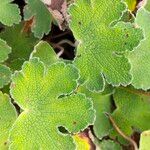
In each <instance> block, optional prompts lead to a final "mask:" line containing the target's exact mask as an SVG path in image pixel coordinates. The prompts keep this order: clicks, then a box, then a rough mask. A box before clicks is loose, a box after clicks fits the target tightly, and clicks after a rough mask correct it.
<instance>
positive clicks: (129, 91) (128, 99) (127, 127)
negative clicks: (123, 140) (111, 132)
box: [112, 88, 150, 136]
mask: <svg viewBox="0 0 150 150" xmlns="http://www.w3.org/2000/svg"><path fill="white" fill-rule="evenodd" d="M149 99H150V93H149V92H148V93H146V92H143V91H138V90H135V89H133V88H119V89H117V90H116V92H115V94H114V100H115V104H116V107H117V108H116V110H115V111H114V113H113V114H112V117H113V119H114V121H115V122H116V124H117V126H118V127H119V128H120V129H121V130H122V131H123V132H124V134H126V135H128V136H130V135H131V134H132V133H133V131H136V130H138V131H144V130H148V129H149V128H150V124H149V123H147V122H149V120H150V111H149V110H150V101H149Z"/></svg>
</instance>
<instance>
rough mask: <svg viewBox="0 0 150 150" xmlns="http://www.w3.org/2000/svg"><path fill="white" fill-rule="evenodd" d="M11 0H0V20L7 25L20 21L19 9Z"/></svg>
mask: <svg viewBox="0 0 150 150" xmlns="http://www.w3.org/2000/svg"><path fill="white" fill-rule="evenodd" d="M12 2H13V0H0V22H1V23H3V24H4V25H7V26H12V25H13V24H14V23H15V24H18V23H19V22H20V21H21V16H20V10H19V8H18V6H17V5H16V4H12Z"/></svg>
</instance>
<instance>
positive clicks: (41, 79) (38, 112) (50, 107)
mask: <svg viewBox="0 0 150 150" xmlns="http://www.w3.org/2000/svg"><path fill="white" fill-rule="evenodd" d="M58 76H59V77H58ZM77 79H78V71H77V70H76V69H75V68H74V67H73V66H72V65H65V64H64V63H56V64H54V65H51V66H50V67H49V68H48V69H45V68H44V65H43V63H41V62H39V61H38V59H31V60H30V61H29V62H26V63H25V64H24V65H23V69H22V71H21V72H17V73H15V75H14V76H13V78H12V81H13V82H12V86H11V95H12V97H13V98H14V99H15V100H16V102H17V103H18V104H19V106H20V107H21V108H22V109H23V110H24V111H23V112H22V113H21V115H20V116H19V118H18V119H17V121H16V123H15V125H14V128H13V130H12V131H11V136H10V139H11V146H10V149H12V150H13V149H16V148H17V149H21V148H23V149H68V148H69V149H73V148H75V145H74V143H73V140H72V138H71V136H70V135H66V136H63V135H62V133H60V131H58V127H59V126H63V127H65V128H66V129H67V130H68V131H69V133H77V132H79V131H80V130H83V129H84V128H85V127H87V126H88V125H89V124H92V123H93V119H94V110H93V108H92V103H91V101H90V100H89V99H87V98H86V97H85V96H84V95H83V94H75V95H74V94H72V95H70V96H64V97H60V96H61V95H65V94H69V93H71V92H72V90H75V89H76V87H77V81H76V80H77ZM22 85H24V86H23V87H24V88H22ZM62 87H63V88H62ZM79 110H80V111H79ZM33 122H34V123H33ZM16 135H17V136H16ZM17 137H19V138H17Z"/></svg>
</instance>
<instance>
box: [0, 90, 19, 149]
mask: <svg viewBox="0 0 150 150" xmlns="http://www.w3.org/2000/svg"><path fill="white" fill-rule="evenodd" d="M16 118H17V114H16V111H15V108H14V107H13V105H12V104H11V102H10V98H9V96H8V95H7V94H3V93H2V92H1V91H0V150H7V149H8V144H9V143H8V135H9V130H10V129H11V127H12V125H13V123H14V122H15V120H16Z"/></svg>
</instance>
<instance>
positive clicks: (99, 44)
mask: <svg viewBox="0 0 150 150" xmlns="http://www.w3.org/2000/svg"><path fill="white" fill-rule="evenodd" d="M125 10H126V7H125V4H124V3H122V2H121V0H115V1H112V0H107V1H105V0H101V1H99V0H90V1H87V0H78V1H76V2H75V3H74V5H72V6H71V7H70V10H69V12H70V15H71V21H70V28H71V30H72V31H73V34H74V36H75V38H76V39H77V40H78V41H79V43H80V44H79V46H78V48H77V54H76V58H75V61H74V64H75V65H76V67H77V68H78V69H79V70H80V74H81V78H80V82H81V83H85V84H86V87H87V88H88V89H89V90H91V91H103V90H104V87H105V80H106V81H107V82H108V83H109V84H112V85H114V86H119V85H124V86H126V85H128V84H129V83H130V82H131V79H132V77H131V74H130V68H131V67H130V63H129V62H128V59H127V58H126V57H125V55H124V53H125V51H126V50H132V49H133V48H134V47H136V46H137V45H138V43H139V41H140V40H141V37H142V32H141V30H140V29H135V28H134V26H133V25H132V24H130V23H124V22H118V23H117V24H115V22H116V21H117V20H119V19H120V17H121V16H122V13H123V12H124V11H125ZM79 14H80V15H79Z"/></svg>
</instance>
